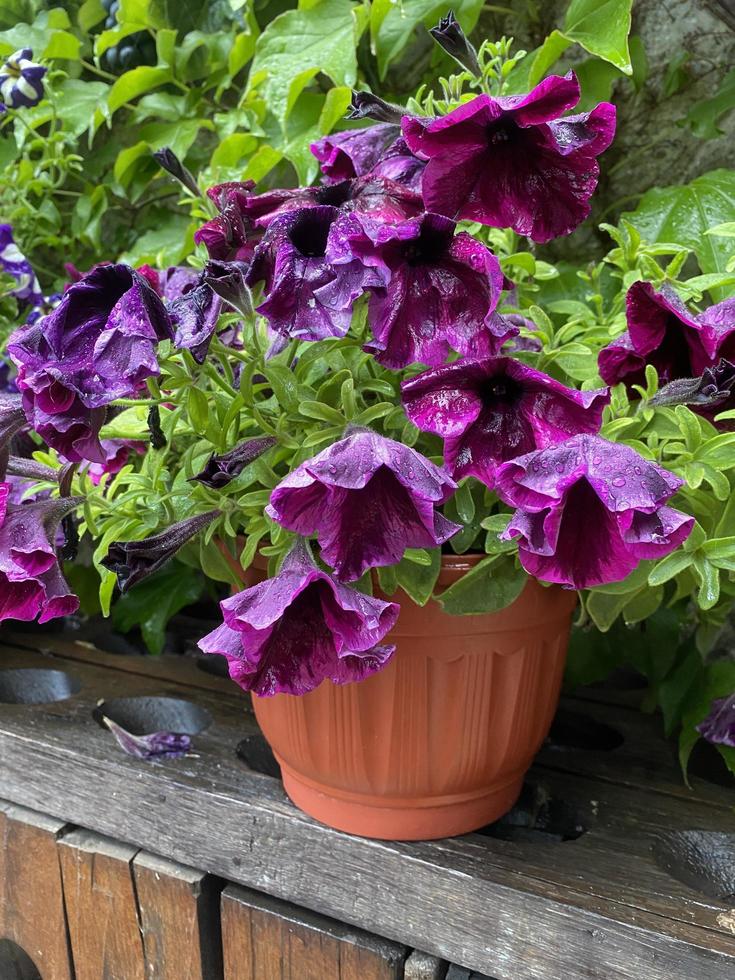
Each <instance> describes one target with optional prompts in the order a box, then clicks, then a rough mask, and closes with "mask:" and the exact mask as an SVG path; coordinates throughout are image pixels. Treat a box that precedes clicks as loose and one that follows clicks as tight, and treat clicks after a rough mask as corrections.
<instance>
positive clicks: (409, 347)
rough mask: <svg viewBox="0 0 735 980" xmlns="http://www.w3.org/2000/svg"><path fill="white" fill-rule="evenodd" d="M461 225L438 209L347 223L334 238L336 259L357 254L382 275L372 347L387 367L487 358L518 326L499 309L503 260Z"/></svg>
mask: <svg viewBox="0 0 735 980" xmlns="http://www.w3.org/2000/svg"><path fill="white" fill-rule="evenodd" d="M455 228H456V225H455V223H454V222H453V221H451V220H450V219H449V218H444V217H442V216H441V215H438V214H423V215H422V216H421V217H419V218H413V219H410V220H408V221H403V222H400V223H399V224H397V225H392V226H387V225H377V224H374V223H372V222H370V221H369V219H368V220H365V221H363V222H355V223H354V224H353V225H352V226H351V227H350V228H345V233H344V234H342V235H341V236H339V238H338V239H337V240H336V241H335V243H334V246H333V248H332V252H331V254H332V257H333V258H334V261H335V262H345V263H348V264H349V263H353V264H354V262H355V260H358V261H359V262H361V263H362V264H363V265H364V266H366V267H368V268H370V269H372V270H374V271H375V272H376V274H377V276H378V285H377V286H376V287H375V288H374V289H373V294H372V296H371V298H370V307H369V315H368V318H369V321H370V328H371V330H372V332H373V337H374V341H373V342H372V343H371V344H370V345H369V347H368V349H369V350H371V351H372V352H374V353H375V354H376V357H377V360H378V361H380V363H381V364H384V365H385V366H386V367H390V368H394V369H397V368H403V367H406V365H408V364H413V363H414V362H416V361H419V362H421V363H423V364H430V365H439V364H443V363H444V361H445V360H446V357H447V354H448V353H449V351H450V350H451V349H454V350H456V351H459V352H460V353H462V354H467V355H469V356H474V357H485V356H488V355H491V354H495V353H497V351H498V350H499V349H500V346H501V345H502V344H503V342H504V341H505V340H507V339H508V338H509V337H511V336H513V335H514V334H515V333H517V332H518V331H517V328H514V327H512V326H511V325H510V324H508V323H507V322H506V321H505V320H504V319H503V318H502V317H500V316H499V315H497V314H495V313H494V310H495V307H496V306H497V303H498V298H499V296H500V292H501V290H502V288H503V273H502V272H501V270H500V264H499V262H498V260H497V259H496V258H495V256H494V255H493V253H492V252H491V251H490V250H489V249H488V248H486V246H485V245H482V244H481V243H480V242H478V241H475V239H474V238H472V236H471V235H468V234H467V233H466V232H460V233H459V234H458V235H455Z"/></svg>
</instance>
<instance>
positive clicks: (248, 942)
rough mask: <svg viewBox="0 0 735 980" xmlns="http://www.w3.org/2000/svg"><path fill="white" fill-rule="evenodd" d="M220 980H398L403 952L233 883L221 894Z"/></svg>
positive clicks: (393, 945)
mask: <svg viewBox="0 0 735 980" xmlns="http://www.w3.org/2000/svg"><path fill="white" fill-rule="evenodd" d="M222 946H223V950H224V964H225V980H399V978H401V977H403V962H404V960H405V957H406V950H405V949H404V948H403V947H401V946H397V945H396V944H395V943H390V942H388V941H387V940H383V939H379V938H378V937H377V936H371V935H368V934H367V933H365V932H362V931H360V930H357V929H350V928H349V927H348V926H344V925H342V924H341V923H339V922H334V921H332V920H330V919H326V918H324V917H323V916H319V915H315V914H314V913H311V912H308V911H306V910H305V909H299V908H296V907H295V906H293V905H289V904H288V903H287V902H281V901H278V900H277V899H273V898H270V897H269V896H267V895H260V894H257V893H255V892H252V891H248V890H246V889H244V888H239V887H238V886H236V885H231V886H229V887H227V888H226V889H225V890H224V891H223V893H222Z"/></svg>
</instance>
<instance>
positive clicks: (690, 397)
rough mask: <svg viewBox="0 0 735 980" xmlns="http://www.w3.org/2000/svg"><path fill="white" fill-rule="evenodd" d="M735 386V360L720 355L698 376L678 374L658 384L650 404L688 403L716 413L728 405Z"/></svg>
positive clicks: (695, 407)
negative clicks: (665, 383)
mask: <svg viewBox="0 0 735 980" xmlns="http://www.w3.org/2000/svg"><path fill="white" fill-rule="evenodd" d="M733 388H735V364H732V363H731V362H730V361H726V360H725V359H724V358H722V359H721V360H720V361H719V362H718V363H717V364H715V366H714V367H711V368H705V369H704V371H703V373H702V374H701V375H700V377H698V378H677V380H676V381H670V382H669V383H668V384H667V385H664V386H663V388H660V389H659V390H658V391H657V392H656V394H655V395H654V396H653V398H651V401H650V404H651V405H691V406H692V407H693V408H694V410H695V411H697V412H702V413H703V414H704V413H705V412H706V413H707V414H712V415H715V414H717V413H718V412H723V411H725V409H726V408H728V407H729V405H728V402H729V401H730V400H731V399H732V398H733V394H734V393H733Z"/></svg>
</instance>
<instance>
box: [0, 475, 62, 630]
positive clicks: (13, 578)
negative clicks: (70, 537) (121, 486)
mask: <svg viewBox="0 0 735 980" xmlns="http://www.w3.org/2000/svg"><path fill="white" fill-rule="evenodd" d="M9 496H10V484H8V483H0V622H2V621H3V620H4V619H20V620H22V621H24V622H31V621H32V620H35V619H38V622H39V623H45V622H47V621H48V620H49V619H55V618H56V617H58V616H68V615H71V613H73V612H76V610H77V609H78V608H79V600H78V599H77V597H76V596H75V595H74V594H73V593H72V592H71V591H70V590H69V587H68V585H67V584H66V582H65V581H64V577H63V575H62V573H61V568H60V566H59V560H58V557H57V555H56V549H55V545H54V541H55V537H56V532H57V529H58V527H59V524H60V522H61V520H62V519H63V518H64V517H65V516H66V515H67V514H70V513H71V511H73V510H74V509H75V508H76V507H78V506H79V504H80V503H81V499H80V498H79V497H69V498H65V499H63V500H58V499H53V500H52V499H47V500H38V501H35V502H33V503H23V504H12V503H10V501H9V499H8V498H9Z"/></svg>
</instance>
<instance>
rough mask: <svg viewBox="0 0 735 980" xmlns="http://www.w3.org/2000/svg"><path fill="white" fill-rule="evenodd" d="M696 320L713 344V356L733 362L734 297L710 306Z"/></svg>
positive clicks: (734, 335) (734, 349) (734, 346)
mask: <svg viewBox="0 0 735 980" xmlns="http://www.w3.org/2000/svg"><path fill="white" fill-rule="evenodd" d="M698 319H699V322H700V323H701V324H702V325H703V326H704V328H705V330H706V331H707V333H708V334H709V336H710V337H711V338H712V341H713V342H714V345H715V356H716V357H723V358H725V360H727V361H732V362H735V296H734V297H732V298H731V299H726V300H725V301H724V302H722V303H717V304H715V306H710V307H709V308H708V309H706V310H704V311H703V312H702V313H700V314H699V318H698Z"/></svg>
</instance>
